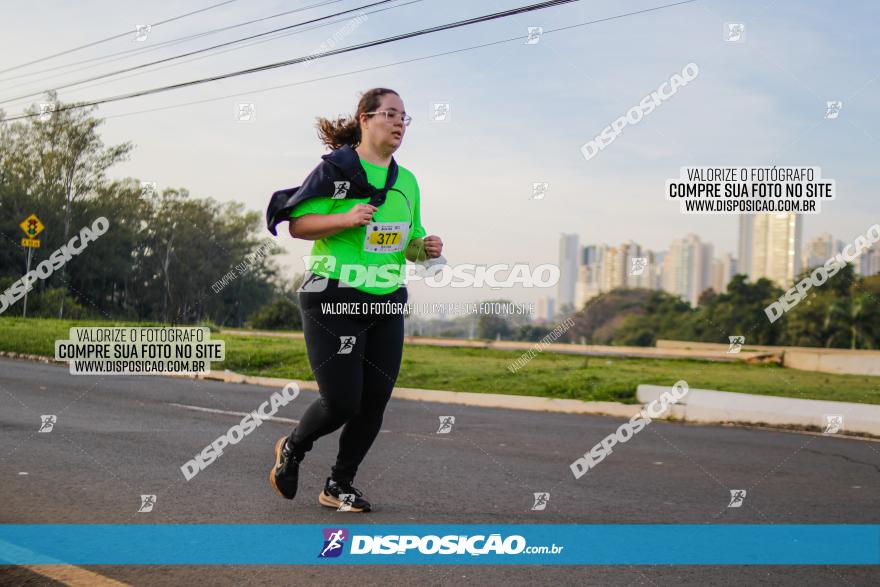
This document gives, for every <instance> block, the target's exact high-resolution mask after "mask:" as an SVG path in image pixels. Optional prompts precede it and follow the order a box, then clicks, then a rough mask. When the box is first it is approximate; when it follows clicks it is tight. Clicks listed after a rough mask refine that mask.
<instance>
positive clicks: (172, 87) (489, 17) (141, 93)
mask: <svg viewBox="0 0 880 587" xmlns="http://www.w3.org/2000/svg"><path fill="white" fill-rule="evenodd" d="M577 1H579V0H556V1H554V2H541V3H538V4H532V5H529V6H524V7H521V8H518V9H513V10H508V11H503V12H497V13H493V14H489V15H485V16H482V17H476V18H474V19H468V20H465V21H458V22H454V23H450V24H447V25H440V26H438V27H432V28H430V29H422V30H420V31H415V32H412V33H406V34H404V35H398V36H396V37H388V38H385V39H380V40H379V41H373V42H370V43H364V44H361V45H353V46H351V47H343V48H341V49H336V50H333V51H328V52H326V53H323V54H321V55H317V56H313V57H299V58H296V59H291V60H287V61H281V62H278V63H273V64H268V65H264V66H260V67H256V68H251V69H245V70H239V71H235V72H231V73H227V74H222V75H218V76H212V77H209V78H202V79H199V80H193V81H190V82H183V83H180V84H173V85H170V86H163V87H159V88H152V89H149V90H141V91H138V92H130V93H128V94H120V95H118V96H112V97H110V98H103V99H99V100H93V101H91V102H82V103H79V104H71V105H68V106H65V107H63V108H59V109H58V110H56V112H61V111H65V110H72V109H79V108H87V107H90V106H97V105H100V104H106V103H109V102H118V101H122V100H129V99H132V98H137V97H140V96H146V95H152V94H157V93H161V92H165V91H170V90H176V89H180V88H184V87H189V86H194V85H198V84H202V83H208V82H212V81H217V80H220V79H226V78H230V77H236V76H239V75H248V74H251V73H255V72H258V71H266V70H268V69H274V68H277V67H285V66H287V65H293V64H295V63H300V62H302V61H303V60H305V59H309V58H312V59H320V58H323V57H327V56H330V55H336V54H339V53H345V52H349V51H355V50H358V49H362V48H365V47H370V46H375V45H381V44H385V43H390V42H393V41H397V40H400V39H403V38H409V37H415V36H420V35H424V34H428V33H430V32H436V31H438V30H446V29H450V28H456V27H460V26H465V25H467V24H473V23H474V22H485V21H488V20H494V19H497V18H503V17H505V16H510V15H511V14H519V13H523V12H530V11H534V10H540V9H543V8H547V7H549V6H556V5H560V4H568V3H571V2H577ZM696 1H697V0H683V1H681V2H674V3H672V4H664V5H661V6H655V7H652V8H645V9H642V10H636V11H633V12H626V13H622V14H617V15H614V16H609V17H605V18H600V19H596V20H592V21H587V22H583V23H578V24H574V25H569V26H565V27H560V28H557V29H552V30H549V31H546V32H545V33H544V34H547V33H550V32H559V31H563V30H568V29H572V28H577V27H581V26H586V25H590V24H596V23H600V22H606V21H611V20H617V19H620V18H624V17H627V16H635V15H638V14H644V13H647V12H654V11H657V10H663V9H666V8H672V7H674V6H681V5H683V4H690V3H692V2H696ZM521 38H522V36H518V37H512V38H510V39H505V40H501V41H495V42H492V43H485V44H482V45H475V46H472V47H466V48H463V49H457V50H454V51H449V52H445V53H437V54H434V55H429V56H425V57H420V58H415V59H412V60H405V61H400V62H397V63H391V64H387V65H384V66H376V67H371V68H366V69H363V70H356V71H353V72H347V73H343V74H335V75H331V76H326V77H323V78H317V79H314V80H306V81H304V82H295V83H293V84H286V85H283V86H275V87H272V88H266V89H263V90H258V91H268V90H274V89H280V88H283V87H290V86H294V85H299V84H303V83H311V82H314V81H321V80H323V79H330V78H334V77H340V76H343V75H351V74H354V73H360V72H362V71H369V70H371V69H379V68H382V67H390V66H393V65H397V64H400V63H408V62H411V61H419V60H423V59H430V58H432V57H437V56H441V55H448V54H451V53H458V52H462V51H468V50H471V49H477V48H481V47H486V46H490V45H496V44H500V43H506V42H510V41H513V40H516V39H521ZM252 93H254V91H248V92H242V93H240V94H233V95H230V96H224V97H222V98H210V99H206V100H202V101H196V102H191V103H188V104H183V105H184V106H187V105H192V104H198V103H203V102H210V101H214V100H220V99H226V98H229V97H234V96H238V95H246V94H252ZM174 107H176V106H174V105H172V106H167V107H162V108H157V109H154V110H145V111H143V112H153V111H156V110H164V109H168V108H174ZM143 112H136V113H135V114H139V113H143ZM36 116H40V114H39V113H34V114H21V115H18V116H15V117H12V118H7V119H5V120H2V121H0V122H7V121H13V120H21V119H25V118H33V117H36ZM120 116H125V115H120Z"/></svg>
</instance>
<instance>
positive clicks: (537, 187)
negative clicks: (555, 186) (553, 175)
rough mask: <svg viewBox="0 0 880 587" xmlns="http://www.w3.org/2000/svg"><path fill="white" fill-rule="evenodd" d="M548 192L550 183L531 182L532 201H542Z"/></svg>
mask: <svg viewBox="0 0 880 587" xmlns="http://www.w3.org/2000/svg"><path fill="white" fill-rule="evenodd" d="M549 190H550V183H549V182H546V181H535V182H532V199H533V200H543V199H544V196H546V195H547V192H548V191H549Z"/></svg>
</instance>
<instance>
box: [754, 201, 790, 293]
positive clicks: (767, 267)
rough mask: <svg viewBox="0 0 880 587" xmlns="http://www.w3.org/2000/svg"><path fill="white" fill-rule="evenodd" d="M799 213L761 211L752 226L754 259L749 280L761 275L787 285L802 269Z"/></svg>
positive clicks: (781, 284)
mask: <svg viewBox="0 0 880 587" xmlns="http://www.w3.org/2000/svg"><path fill="white" fill-rule="evenodd" d="M802 231H803V218H802V217H801V216H800V215H799V214H758V215H756V216H755V220H754V226H753V228H752V258H751V263H750V266H749V267H750V270H749V279H750V280H751V281H753V282H754V281H757V280H758V279H760V278H761V277H766V278H767V279H769V280H771V281H774V282H776V283H777V284H778V285H780V286H782V287H784V288H787V287H788V286H790V285H791V284H792V283H793V282H794V280H795V278H796V277H797V275H798V273H799V272H800V269H801V261H800V251H801V233H802Z"/></svg>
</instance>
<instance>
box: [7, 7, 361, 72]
mask: <svg viewBox="0 0 880 587" xmlns="http://www.w3.org/2000/svg"><path fill="white" fill-rule="evenodd" d="M343 1H344V0H325V1H324V2H318V3H316V4H311V5H309V6H303V7H301V8H296V9H294V10H286V11H284V12H278V13H276V14H271V15H269V16H264V17H261V18H256V19H253V20H249V21H245V22H241V23H237V24H232V25H228V26H224V27H220V28H216V29H211V30H209V31H204V32H201V33H195V34H192V35H187V36H184V37H178V38H176V39H170V40H168V41H163V42H161V43H157V44H155V45H150V46H148V47H138V48H136V49H126V50H125V51H117V52H116V53H110V54H108V55H102V56H99V57H90V58H88V59H81V60H80V61H73V62H71V63H65V64H63V65H56V66H54V67H48V68H46V69H39V70H37V71H31V72H29V73H22V74H19V75H14V76H12V77H7V78H3V79H0V83H2V82H7V81H11V80H15V79H21V78H23V77H30V76H32V75H37V74H40V73H48V72H50V71H57V70H59V69H65V68H67V67H72V66H74V65H82V64H83V63H92V62H94V61H105V63H112V62H113V61H120V60H122V59H126V57H120V58H119V59H111V57H119V56H121V55H131V54H133V53H136V54H138V55H140V54H142V53H149V52H152V51H156V50H158V49H162V48H163V47H169V46H171V45H178V44H180V43H185V42H186V41H192V40H193V39H198V38H201V37H206V36H208V35H213V34H216V33H222V32H224V31H229V30H232V29H236V28H241V27H243V26H248V25H251V24H255V23H258V22H263V21H264V20H271V19H273V18H278V17H280V16H287V15H288V14H293V13H296V12H304V11H306V10H310V9H312V8H317V7H320V6H326V5H328V4H336V3H338V2H343ZM106 60H109V61H106ZM97 65H99V64H95V65H89V66H87V67H81V68H79V69H74V70H71V71H70V73H73V72H76V71H83V70H84V69H91V68H93V67H97ZM55 77H58V75H52V76H48V77H44V78H41V79H37V80H32V81H31V82H25V83H24V84H18V85H16V86H7V88H17V87H21V86H22V85H27V84H29V83H36V82H41V81H46V80H48V79H53V78H55Z"/></svg>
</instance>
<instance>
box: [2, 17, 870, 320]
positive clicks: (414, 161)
mask: <svg viewBox="0 0 880 587" xmlns="http://www.w3.org/2000/svg"><path fill="white" fill-rule="evenodd" d="M212 3H213V4H216V3H218V2H216V1H215V2H211V1H210V0H201V1H195V0H188V1H185V2H180V1H176V2H151V3H143V2H132V1H128V0H116V1H114V2H109V1H91V2H77V3H69V2H60V1H53V2H40V3H27V4H19V3H16V4H15V7H14V10H13V9H12V8H11V6H12V5H11V3H10V4H9V7H7V8H6V9H5V10H4V11H3V12H4V18H3V21H2V23H0V31H2V34H0V70H6V69H7V68H10V67H13V66H16V65H19V64H22V63H25V62H27V61H31V60H34V59H38V58H41V57H44V56H47V55H51V54H54V53H57V52H60V51H64V50H67V49H70V48H73V47H77V46H80V45H83V44H86V43H89V42H91V41H95V40H99V39H103V38H106V37H109V36H112V35H114V34H117V33H124V32H127V31H132V32H131V34H129V35H128V36H126V37H125V38H120V39H117V40H114V41H110V42H106V43H102V44H98V45H95V46H92V47H89V48H87V49H83V50H80V51H76V52H73V53H70V54H67V55H65V56H63V57H59V58H54V59H51V60H47V61H44V62H41V63H37V64H32V65H29V66H27V67H25V68H20V69H15V70H11V71H7V72H4V73H0V96H2V100H6V99H7V98H13V97H18V96H21V95H25V94H29V93H32V92H38V91H42V90H45V89H47V88H54V87H57V86H59V85H62V84H64V83H69V82H72V81H77V80H81V79H84V78H87V77H92V76H94V75H98V74H100V73H104V72H108V71H114V70H116V69H121V68H124V67H130V66H133V65H136V64H140V63H144V62H146V61H148V60H149V61H152V60H155V59H160V58H164V57H168V56H171V55H177V54H180V53H184V52H187V51H190V50H194V49H197V48H201V47H206V46H209V45H213V44H217V43H221V42H225V41H229V40H232V39H236V38H240V37H244V36H248V35H251V34H257V33H259V32H263V31H267V30H270V29H273V28H277V27H281V26H287V25H290V24H294V23H297V22H302V21H304V20H307V19H310V18H316V17H318V16H321V15H325V14H329V13H331V12H338V11H342V10H348V9H353V8H358V7H361V6H364V5H366V4H369V2H368V1H366V0H363V1H360V2H357V1H351V0H346V1H339V2H333V3H330V4H327V5H326V6H322V7H319V8H312V9H309V10H305V11H302V12H299V13H295V14H290V15H287V16H284V17H279V18H275V19H271V20H266V21H263V22H260V23H256V24H252V25H249V26H246V27H240V28H236V29H233V30H227V31H224V32H221V33H217V34H212V35H210V36H204V37H201V38H198V39H194V40H190V41H188V42H186V43H181V44H177V45H173V46H168V47H162V48H159V49H156V50H155V51H151V52H146V53H143V54H136V55H127V56H125V57H126V58H125V59H121V60H118V61H115V62H113V63H103V62H98V63H99V64H100V66H99V67H93V68H90V69H83V70H82V71H71V70H72V69H76V68H81V67H85V66H87V65H93V64H94V63H86V64H82V65H76V66H73V65H70V66H68V67H64V68H61V69H58V70H53V71H48V72H43V73H34V72H36V71H38V70H42V69H47V68H50V67H56V66H61V65H66V64H70V63H72V62H76V61H80V60H84V59H89V58H94V57H103V56H106V55H108V54H110V53H116V52H120V51H126V50H129V49H132V48H136V49H141V48H143V49H147V48H150V47H153V46H156V45H158V44H159V43H163V42H165V41H169V40H173V39H177V38H179V37H183V36H187V35H193V34H198V33H203V32H205V31H208V30H211V29H215V28H220V27H224V26H229V25H231V24H235V23H241V22H244V21H247V20H252V19H256V18H261V17H266V16H269V15H272V14H275V13H278V12H282V11H286V10H292V9H296V8H301V7H305V6H309V5H313V4H316V3H318V0H312V1H310V2H270V1H265V0H255V1H249V2H245V1H243V0H240V1H236V2H231V3H229V4H226V5H224V6H222V7H219V8H215V9H213V10H209V11H206V12H202V13H199V14H196V15H193V16H190V17H187V18H184V19H180V20H177V21H174V22H171V23H167V24H162V25H158V26H155V27H153V28H152V29H151V30H150V32H149V33H148V35H147V38H146V40H144V41H142V42H137V41H135V40H134V33H133V30H134V27H135V25H137V24H146V23H156V22H159V21H161V20H164V19H166V18H169V17H173V16H177V15H180V14H183V13H185V12H189V11H193V10H198V9H201V8H205V7H207V6H210V5H211V4H212ZM528 3H529V2H528V1H526V0H519V1H517V0H503V1H502V0H486V1H480V2H460V1H455V0H445V1H443V2H441V1H439V0H421V1H416V2H410V1H408V0H402V1H401V0H397V1H394V2H389V3H386V4H384V5H381V6H377V7H375V8H368V9H364V11H363V12H365V13H366V19H365V20H363V21H362V22H361V23H360V24H359V25H358V26H356V27H353V30H352V31H350V32H349V33H348V34H347V35H345V36H344V37H343V38H341V39H340V40H339V45H341V46H347V45H354V44H358V43H363V42H367V41H371V40H374V39H379V38H384V37H388V36H392V35H396V34H401V33H403V32H409V31H415V30H419V29H423V28H427V27H431V26H437V25H441V24H445V23H449V22H454V21H459V20H463V19H467V18H473V17H475V16H480V15H484V14H488V13H491V12H496V11H501V10H505V9H510V8H514V7H518V6H523V5H526V4H528ZM669 3H671V2H668V1H667V2H664V1H662V0H654V1H646V0H633V1H625V2H611V1H588V0H581V1H579V2H573V3H571V4H569V5H565V6H560V7H554V8H549V9H544V10H540V11H536V12H531V13H527V14H520V15H517V16H513V17H508V18H503V19H499V20H495V21H492V22H488V23H481V24H477V25H472V26H467V27H462V28H457V29H453V30H450V31H443V32H439V33H432V34H429V35H424V36H421V37H416V38H412V39H407V40H403V41H399V42H395V43H389V44H385V45H380V46H378V47H371V48H368V49H364V50H359V51H355V52H351V53H346V54H343V55H335V56H329V57H324V58H320V59H315V60H313V61H311V62H309V63H308V64H307V65H306V64H297V65H292V66H289V67H284V68H278V69H272V70H269V71H265V72H260V73H255V74H251V75H247V76H239V77H236V78H231V79H226V80H221V81H216V82H210V83H206V84H202V85H199V86H195V87H192V88H186V89H181V90H175V91H170V92H165V93H162V94H157V95H152V96H147V97H141V98H135V99H131V100H126V101H121V102H116V103H111V104H105V105H102V106H100V108H99V110H98V111H97V115H98V116H100V117H103V118H105V122H104V124H103V126H102V127H101V129H102V130H101V132H102V135H103V138H104V141H105V144H108V145H109V144H117V143H121V142H124V141H131V142H133V143H134V146H135V148H134V150H133V152H132V154H131V157H130V159H129V160H128V161H126V162H123V163H121V164H118V165H117V166H115V167H114V168H112V170H111V176H112V177H118V178H122V177H136V178H138V179H140V180H142V181H155V182H157V184H158V186H159V188H160V189H161V188H163V187H173V188H186V189H188V190H189V191H190V194H191V195H192V196H193V197H200V198H203V197H211V198H214V199H216V200H219V201H237V202H243V203H244V204H245V205H246V206H247V208H248V209H251V210H257V211H260V212H261V213H264V212H265V208H266V204H267V203H268V199H269V196H270V195H271V194H272V192H273V191H275V190H278V189H281V188H288V187H293V186H297V185H300V184H301V182H302V180H303V179H304V178H305V177H306V176H307V175H308V173H309V172H310V171H311V170H312V169H313V168H314V167H315V166H316V165H317V164H318V163H319V162H320V156H321V155H322V154H324V153H325V152H326V150H325V148H324V147H323V145H321V144H320V142H319V141H318V139H317V135H316V132H315V128H314V123H315V119H316V117H318V116H325V117H333V116H336V115H349V114H351V113H352V112H353V111H354V109H355V107H356V105H357V101H358V98H359V96H360V93H361V92H363V91H364V90H366V89H369V88H372V87H389V88H392V89H394V90H396V91H397V92H398V93H399V94H400V95H401V97H402V99H403V101H404V104H405V106H406V110H407V112H408V113H409V114H411V115H412V117H413V122H412V124H411V126H410V127H409V128H408V129H407V133H406V137H405V138H404V141H403V144H402V146H401V148H400V149H399V150H398V151H397V152H396V153H395V155H394V157H395V159H396V161H397V162H398V163H399V164H400V165H402V166H403V167H405V168H407V169H409V170H410V171H412V172H413V173H414V174H415V176H416V179H417V181H418V183H419V187H420V192H421V198H422V221H423V224H424V226H425V228H426V229H427V231H428V234H436V235H439V236H440V237H441V238H442V239H443V241H444V256H445V257H446V259H447V260H448V261H449V263H452V264H456V263H475V264H487V265H491V264H495V263H514V262H522V263H528V264H530V265H532V266H536V265H539V264H543V263H556V262H557V260H558V253H559V235H560V234H561V233H576V234H578V235H579V237H580V243H581V245H582V246H583V245H585V244H598V243H608V244H610V245H616V244H620V243H622V242H624V241H629V240H633V241H635V242H637V243H639V244H641V245H642V246H643V247H646V248H648V249H651V250H655V251H662V250H666V249H667V248H668V246H669V243H670V242H671V241H672V240H673V239H675V238H680V237H681V236H684V235H685V234H688V233H694V234H697V235H698V236H699V237H700V238H701V239H702V240H704V241H708V242H711V243H712V244H713V245H714V247H715V253H716V255H720V254H722V253H725V252H730V253H732V254H733V255H734V256H735V255H736V250H737V242H736V236H737V218H736V216H726V215H717V216H715V215H684V214H682V213H681V212H680V211H679V208H678V204H677V203H675V202H670V201H667V200H666V199H665V198H664V184H665V181H666V180H667V179H669V178H674V177H677V176H678V173H679V168H681V167H683V166H700V165H703V166H724V165H736V166H770V165H778V166H786V165H788V166H804V167H806V166H818V167H821V169H822V174H823V177H826V178H833V179H834V180H836V184H837V190H838V195H837V199H836V200H834V201H832V202H826V203H825V204H824V205H823V207H822V212H821V214H819V215H815V216H806V217H805V221H804V241H805V242H806V241H807V240H808V239H810V238H812V237H814V236H817V235H819V234H820V233H824V232H830V233H831V234H833V235H834V237H835V238H838V239H841V240H843V241H844V242H851V241H852V240H853V239H854V238H855V236H857V235H858V234H862V233H864V232H865V230H866V229H867V228H868V227H869V226H870V225H872V224H874V223H876V222H878V221H880V203H878V198H877V195H876V184H877V179H878V166H877V164H876V161H877V154H878V147H880V143H878V141H880V117H878V114H880V107H878V105H877V101H876V100H875V97H876V95H877V91H878V89H880V65H878V64H880V44H878V43H877V42H876V41H875V38H876V30H875V27H874V23H876V22H878V21H880V3H877V2H868V1H865V2H855V1H853V2H841V3H837V4H829V3H827V2H818V1H817V2H797V1H793V0H761V1H758V0H755V1H749V0H745V1H733V0H730V1H720V0H715V1H711V0H709V1H703V0H697V1H695V2H692V3H688V4H683V5H679V6H673V7H670V8H665V9H662V10H655V11H650V12H646V13H642V14H636V15H631V16H625V17H622V18H617V19H613V20H607V21H604V22H597V23H594V24H588V25H585V26H577V27H572V25H577V24H579V23H586V22H589V21H594V20H599V19H605V18H608V17H613V16H616V15H620V14H623V13H628V12H637V11H640V10H645V9H649V8H654V7H657V6H662V5H664V4H669ZM388 8H390V9H388ZM376 9H383V11H382V12H377V13H374V14H371V13H370V11H371V10H376ZM353 14H354V13H353ZM347 18H349V19H350V18H353V16H349V17H347ZM345 22H346V21H345V20H340V21H339V22H336V23H334V24H329V25H325V26H322V27H320V28H314V29H312V30H307V31H300V32H298V33H297V34H291V35H287V36H284V37H281V38H277V39H274V40H271V41H268V42H263V43H258V44H254V45H251V46H249V47H244V48H237V49H236V50H228V51H226V52H223V53H218V54H216V55H210V56H208V57H204V56H201V55H200V56H194V57H189V58H186V59H183V60H180V61H181V62H183V61H185V63H180V62H173V63H174V66H169V65H170V64H163V66H155V67H153V68H152V69H149V70H147V71H145V72H132V73H128V74H123V75H121V76H118V78H112V79H107V80H100V81H96V82H90V83H88V84H83V85H81V86H75V87H71V88H66V89H60V90H58V92H59V97H60V99H61V100H62V101H74V100H86V99H95V98H104V97H108V96H113V95H117V94H122V93H126V92H130V91H133V90H140V89H146V88H153V87H158V86H164V85H168V84H172V83H177V82H182V81H188V80H192V79H196V78H202V77H207V76H212V75H217V74H220V73H225V72H230V71H235V70H239V69H245V68H249V67H254V66H257V65H262V64H266V63H273V62H277V61H282V60H285V59H291V58H295V57H302V56H307V55H309V54H311V53H312V52H314V51H317V50H319V48H320V47H321V44H322V42H325V41H326V40H327V39H328V38H331V37H333V36H334V34H337V37H339V36H340V35H341V31H342V30H343V29H344V28H345ZM731 22H735V23H743V24H744V25H745V36H744V41H743V42H739V43H731V42H727V41H725V40H724V34H723V33H724V29H725V23H731ZM528 27H543V30H544V33H543V35H542V36H541V38H540V40H539V41H538V42H537V43H534V44H527V43H526V42H525V37H526V35H527V29H528ZM563 27H570V28H567V29H565V30H560V31H556V32H554V31H553V29H559V28H563ZM349 28H352V27H349ZM505 39H513V40H511V41H509V42H504V43H496V42H497V41H502V40H505ZM490 43H495V44H491V45H489V46H486V47H482V48H477V49H473V50H468V51H459V52H455V53H452V54H448V55H443V56H438V57H433V58H429V59H420V60H417V61H411V62H409V63H403V64H398V65H390V66H387V67H382V66H385V65H388V64H393V63H395V62H400V61H406V60H413V59H417V58H420V57H425V56H430V55H434V54H438V53H444V52H450V51H455V50H460V49H464V48H467V47H472V46H477V45H486V44H490ZM195 57H203V58H199V59H196V58H195ZM688 63H696V64H697V65H698V66H699V75H698V76H697V78H696V79H694V80H693V81H692V82H690V83H689V84H688V85H687V86H685V87H682V88H680V89H679V90H678V92H677V93H676V94H675V95H674V96H673V97H672V98H670V99H669V100H666V101H664V102H663V103H662V104H661V105H660V106H659V107H657V108H656V109H655V110H654V111H653V112H652V113H651V114H649V115H647V116H645V117H644V118H643V119H642V120H641V121H640V122H639V123H638V124H635V125H629V126H627V127H626V128H625V129H624V131H623V132H622V133H621V134H620V135H619V136H618V137H617V138H616V139H615V141H614V142H613V143H612V144H610V145H608V147H607V148H605V149H604V150H602V151H601V152H600V153H599V154H598V155H596V156H595V157H593V158H591V159H590V160H586V159H585V158H584V156H583V155H582V153H581V150H580V148H581V145H583V144H584V143H586V142H587V141H589V140H590V139H592V138H594V137H595V136H596V135H597V134H599V133H600V132H601V131H602V129H603V128H605V127H606V126H608V125H609V124H611V123H612V122H613V121H614V120H615V119H616V118H618V117H620V116H622V115H624V114H625V113H626V111H627V110H629V109H630V108H631V107H633V106H636V105H638V103H639V101H640V100H641V99H642V98H643V97H645V96H647V95H648V94H650V93H651V92H652V91H654V90H656V89H657V87H658V86H659V85H660V84H661V83H663V82H664V81H667V80H669V78H670V77H671V76H672V75H673V74H676V73H680V72H681V70H682V68H683V67H684V66H685V65H686V64H688ZM365 69H369V70H368V71H361V72H357V71H358V70H365ZM350 72H356V73H350ZM134 73H137V75H133V74H134ZM24 74H30V75H27V76H26V77H21V76H23V75H24ZM322 78H323V79H322ZM276 86H286V87H282V88H279V89H274V90H267V89H268V88H272V87H276ZM234 94H241V95H239V96H232V95H234ZM829 100H839V101H842V102H843V107H842V109H841V112H840V115H839V117H838V118H836V119H826V118H825V116H824V115H825V105H826V101H829ZM40 101H41V100H40V98H27V99H24V100H18V101H14V102H11V103H3V104H0V108H2V109H3V110H5V112H6V113H7V115H8V116H13V115H15V114H18V113H20V112H21V111H22V110H23V109H24V107H25V106H26V105H27V104H29V103H32V102H40ZM191 102H199V103H197V104H189V105H187V103H191ZM440 102H443V103H449V104H450V116H449V120H448V121H445V122H436V121H432V120H431V119H430V113H431V108H432V104H433V103H440ZM239 103H253V104H255V108H256V116H255V119H254V120H253V121H252V122H249V123H243V122H239V121H238V120H237V118H236V111H237V105H238V104H239ZM535 182H547V183H548V184H549V191H548V192H547V194H546V196H545V197H544V198H543V199H540V200H536V199H532V197H531V195H532V184H533V183H535ZM279 234H280V236H279V238H278V242H279V244H281V245H282V246H283V248H284V250H285V251H286V254H285V255H284V256H283V257H280V258H279V261H280V264H281V266H282V268H283V271H284V275H285V276H287V277H289V278H291V279H292V278H293V276H294V275H295V273H297V272H301V271H302V261H301V259H300V257H301V256H303V255H307V254H308V253H309V250H310V248H311V243H310V242H307V241H296V240H294V239H292V238H290V237H289V235H288V234H287V232H286V230H284V229H282V230H281V231H279ZM265 236H266V237H271V235H270V234H269V233H268V231H267V232H266V233H265ZM409 289H410V301H413V302H424V303H442V302H470V301H475V300H481V299H496V298H499V297H505V298H508V299H511V300H513V301H516V302H523V303H528V302H535V301H537V299H538V298H539V297H541V296H545V295H552V296H555V295H556V291H555V288H554V289H542V288H521V287H517V288H513V289H509V290H503V291H497V290H496V291H493V290H491V289H489V288H483V289H474V288H455V289H453V288H442V289H441V288H428V287H427V286H425V285H424V284H421V283H414V284H411V285H410V288H409Z"/></svg>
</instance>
